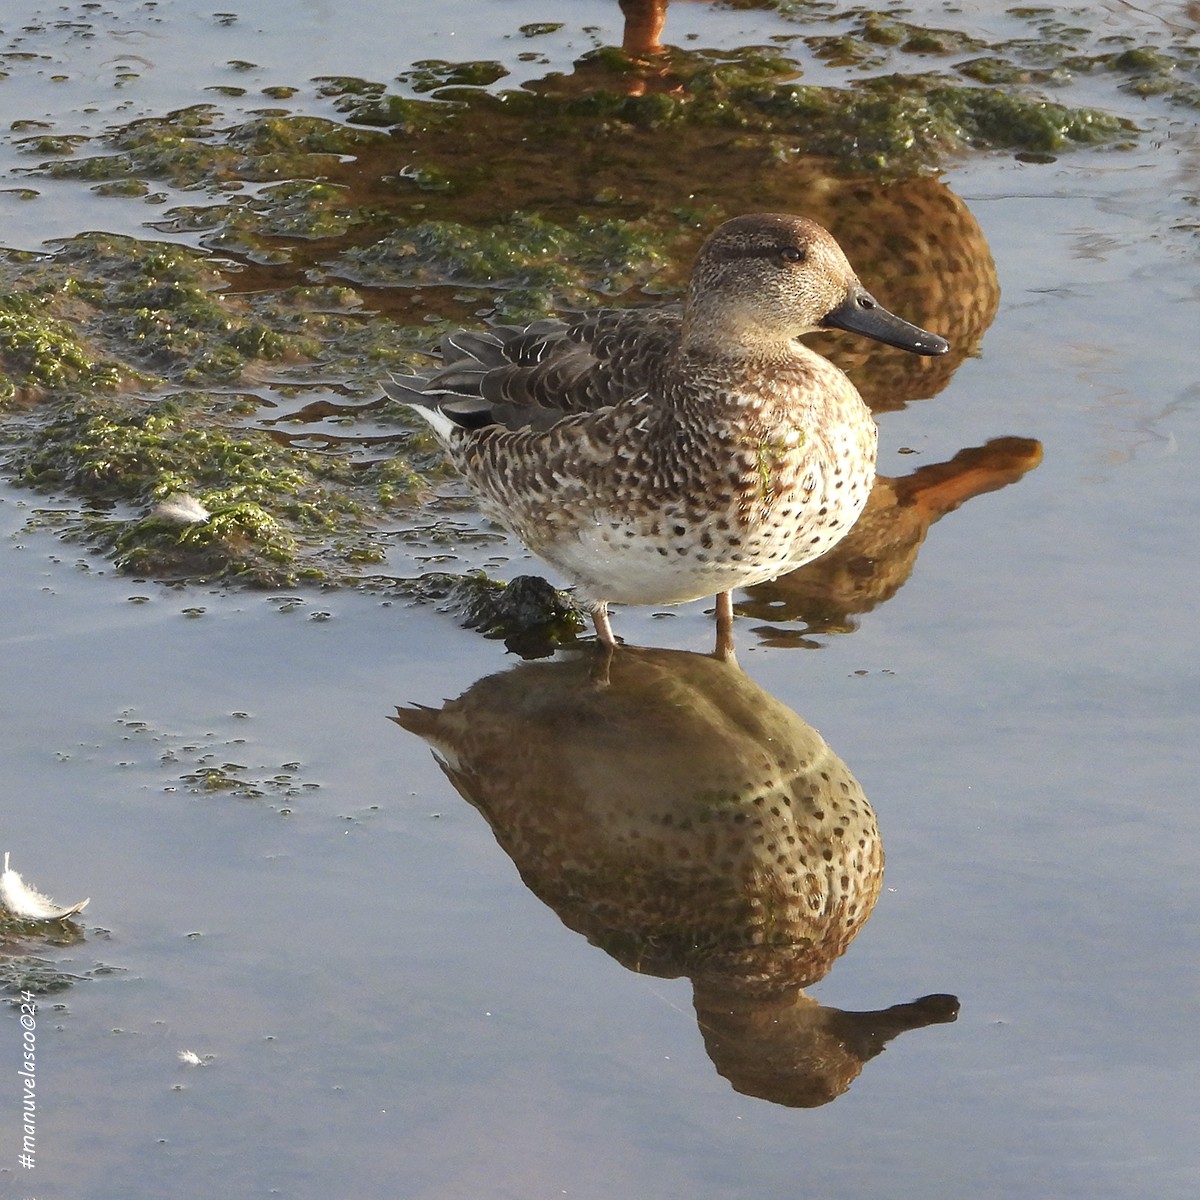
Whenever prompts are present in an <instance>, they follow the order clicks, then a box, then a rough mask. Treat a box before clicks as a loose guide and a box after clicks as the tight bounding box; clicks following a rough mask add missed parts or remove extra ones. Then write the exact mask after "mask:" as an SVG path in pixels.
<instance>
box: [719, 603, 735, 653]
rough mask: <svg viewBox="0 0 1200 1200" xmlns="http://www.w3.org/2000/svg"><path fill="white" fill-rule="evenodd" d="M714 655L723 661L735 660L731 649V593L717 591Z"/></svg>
mask: <svg viewBox="0 0 1200 1200" xmlns="http://www.w3.org/2000/svg"><path fill="white" fill-rule="evenodd" d="M716 656H717V657H718V658H719V659H721V660H722V661H724V662H734V661H736V657H737V656H736V655H735V654H734V651H733V593H732V592H718V593H717V649H716Z"/></svg>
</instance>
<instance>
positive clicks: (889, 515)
mask: <svg viewBox="0 0 1200 1200" xmlns="http://www.w3.org/2000/svg"><path fill="white" fill-rule="evenodd" d="M1041 461H1042V445H1041V443H1040V442H1038V441H1035V440H1033V439H1032V438H1020V437H1002V438H993V439H992V440H991V441H990V442H988V443H987V444H986V445H983V446H972V447H969V448H967V449H965V450H960V451H959V452H958V453H957V454H956V455H954V457H953V458H951V459H949V460H947V461H946V462H940V463H930V464H928V465H926V466H922V467H918V468H917V469H916V470H915V471H913V472H912V474H910V475H904V476H900V477H889V476H885V475H877V476H876V477H875V484H874V487H873V488H872V490H871V494H870V496H869V497H868V499H867V505H866V508H865V509H864V510H863V512H862V515H861V516H860V517H859V518H858V520H857V522H855V524H854V526H853V527H852V528H851V530H850V532H849V533H848V534H847V535H846V536H845V537H844V538H843V539H842V541H841V542H839V543H838V545H836V546H835V547H834V548H833V549H832V550H830V551H828V552H827V553H825V554H823V555H822V556H821V557H820V558H818V559H816V560H815V561H813V562H811V563H808V564H807V565H806V566H803V567H801V568H800V569H799V570H797V571H792V572H791V573H790V574H788V575H783V576H781V577H780V578H779V579H776V580H774V581H773V582H771V583H763V584H758V585H756V586H755V587H752V588H749V589H747V590H746V591H745V592H744V593H742V594H741V597H740V599H739V600H738V603H737V605H736V611H737V612H738V613H740V614H741V615H743V616H748V617H757V618H759V619H761V620H770V621H802V622H803V628H802V629H800V630H799V631H797V630H795V629H778V628H774V627H771V626H765V627H759V628H758V630H757V631H756V632H757V633H758V635H759V637H760V638H761V639H762V641H763V642H764V643H765V644H767V645H775V646H785V645H804V646H813V645H816V644H817V643H814V642H811V641H810V640H808V635H810V634H814V633H848V632H850V631H851V630H853V629H854V628H855V627H856V622H855V621H854V619H853V618H854V616H855V615H857V614H859V613H865V612H870V610H871V609H873V608H874V607H875V606H876V605H878V604H882V603H883V602H884V601H886V600H889V599H890V598H891V597H892V596H894V595H895V594H896V592H898V591H899V590H900V588H901V587H902V586H903V585H904V583H905V582H906V581H907V579H908V577H909V575H910V574H911V573H912V569H913V567H914V566H915V565H916V561H917V552H918V551H919V550H920V549H921V544H922V543H923V542H924V540H925V535H926V534H927V533H928V532H929V527H930V526H931V525H933V524H934V523H935V522H937V521H939V520H941V518H942V517H944V516H945V515H946V514H947V513H951V512H953V511H954V510H955V509H956V508H958V507H960V506H961V505H962V504H965V503H966V502H967V501H968V500H971V499H974V498H975V497H976V496H981V495H983V494H985V493H986V492H994V491H998V490H999V489H1000V488H1003V487H1007V486H1008V485H1009V484H1011V483H1016V482H1017V480H1019V479H1020V478H1021V477H1022V476H1024V475H1025V474H1026V473H1027V472H1029V471H1032V470H1033V469H1034V468H1035V467H1036V466H1037V465H1038V464H1039V463H1040V462H1041Z"/></svg>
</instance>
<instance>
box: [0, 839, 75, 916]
mask: <svg viewBox="0 0 1200 1200" xmlns="http://www.w3.org/2000/svg"><path fill="white" fill-rule="evenodd" d="M8 858H9V854H8V851H7V850H6V851H5V852H4V873H3V874H0V906H2V907H3V908H5V909H6V910H7V911H8V912H10V913H11V914H12V915H13V916H14V917H19V918H20V919H21V920H22V921H57V920H60V919H61V918H62V917H71V916H74V915H75V914H76V913H77V912H82V910H83V909H84V908H86V907H87V904H88V901H90V900H91V896H89V897H88V898H87V900H80V902H79V903H78V904H72V905H71V906H70V907H69V908H63V907H62V906H61V905H58V904H55V903H54V901H53V900H51V899H50V897H49V896H43V895H42V893H41V892H39V891H37V889H36V888H31V887H30V886H29V885H28V884H27V883H26V882H25V880H23V879H22V878H21V876H20V875H19V874H18V873H17V872H16V871H14V870H13V869H12V868H11V867H10V866H9V865H8Z"/></svg>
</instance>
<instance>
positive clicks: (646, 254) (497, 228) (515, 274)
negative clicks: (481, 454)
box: [333, 213, 666, 320]
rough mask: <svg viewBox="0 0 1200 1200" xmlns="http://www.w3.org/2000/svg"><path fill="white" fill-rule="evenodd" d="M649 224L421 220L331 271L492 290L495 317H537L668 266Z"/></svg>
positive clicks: (398, 282) (349, 255) (532, 218)
mask: <svg viewBox="0 0 1200 1200" xmlns="http://www.w3.org/2000/svg"><path fill="white" fill-rule="evenodd" d="M654 233H655V231H654V230H652V228H651V226H650V224H649V223H648V222H636V221H632V222H631V221H615V220H614V221H600V222H591V221H587V220H585V219H583V218H581V219H580V220H579V221H577V222H575V223H574V224H573V225H572V226H569V227H565V226H562V225H559V224H557V223H556V222H553V221H550V220H547V219H545V218H543V217H539V216H536V215H534V214H528V213H514V214H513V215H512V216H511V217H509V219H508V220H506V221H503V222H500V223H497V224H495V225H492V226H490V227H487V228H483V229H479V228H469V227H467V226H464V225H462V224H459V223H457V222H449V221H423V222H419V223H417V224H414V225H409V226H406V227H402V228H400V229H397V230H395V231H394V232H393V233H390V234H388V235H387V236H386V237H385V238H383V239H382V240H381V241H379V242H377V243H375V244H373V245H371V246H368V247H361V248H354V249H351V250H347V251H346V252H345V253H343V254H342V255H341V256H340V258H339V259H338V260H337V262H336V264H335V265H334V267H333V270H334V272H335V273H336V274H337V275H338V276H339V277H341V278H345V279H352V280H355V281H357V282H360V283H371V284H375V285H378V284H387V285H389V286H404V287H415V286H421V285H429V284H434V285H450V284H454V285H464V284H465V285H473V286H476V287H484V288H488V289H493V290H494V291H495V295H494V297H493V303H494V312H495V315H496V316H498V317H500V318H501V319H503V320H532V319H534V318H535V317H537V316H544V315H547V314H548V313H550V312H552V311H554V309H555V307H556V306H560V307H561V306H562V305H571V304H578V303H581V302H583V301H585V300H590V301H594V300H595V299H597V298H599V297H606V296H608V297H611V296H616V295H619V294H621V293H622V292H625V291H627V290H629V289H630V288H632V287H633V286H634V285H635V284H637V283H639V282H642V281H644V280H645V279H646V278H647V277H648V276H650V275H652V274H653V273H654V272H655V271H656V270H658V269H659V268H661V267H662V266H663V265H664V264H665V261H666V259H665V256H664V255H663V254H662V252H661V250H660V249H658V248H657V246H656V240H657V242H658V244H659V245H661V242H662V237H663V235H662V233H661V231H658V235H657V239H656V238H655V236H654Z"/></svg>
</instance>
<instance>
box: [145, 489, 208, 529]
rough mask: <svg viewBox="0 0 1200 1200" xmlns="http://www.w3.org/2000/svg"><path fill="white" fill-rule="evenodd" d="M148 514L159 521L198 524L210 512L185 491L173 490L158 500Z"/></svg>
mask: <svg viewBox="0 0 1200 1200" xmlns="http://www.w3.org/2000/svg"><path fill="white" fill-rule="evenodd" d="M150 515H151V516H152V517H155V518H157V519H158V520H159V521H170V522H171V523H172V524H173V525H200V524H203V523H204V522H205V521H207V520H208V519H209V517H211V516H212V513H210V512H209V511H208V509H207V508H205V507H204V505H203V504H201V503H200V501H199V500H197V499H196V497H195V496H189V495H188V494H187V493H186V492H173V493H172V494H171V495H170V496H168V497H167V498H166V499H165V500H160V501H159V503H158V504H156V505H155V506H154V507H153V508H152V509H151V510H150Z"/></svg>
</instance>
